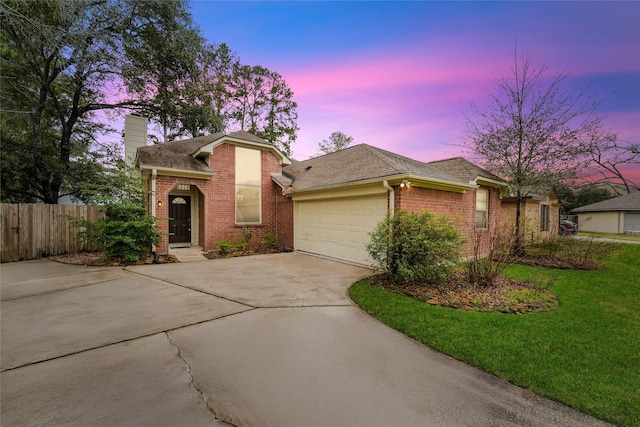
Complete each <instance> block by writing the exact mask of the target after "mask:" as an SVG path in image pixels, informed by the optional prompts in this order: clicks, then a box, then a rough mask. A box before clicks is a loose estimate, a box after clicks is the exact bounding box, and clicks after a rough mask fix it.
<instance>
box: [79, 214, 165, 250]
mask: <svg viewBox="0 0 640 427" xmlns="http://www.w3.org/2000/svg"><path fill="white" fill-rule="evenodd" d="M101 210H102V211H103V212H104V213H105V218H101V219H99V220H97V221H95V222H90V221H87V220H86V219H84V218H71V223H72V225H73V226H75V227H82V228H84V230H83V231H81V232H79V233H78V238H79V239H80V240H83V241H85V242H87V243H90V244H93V245H96V246H97V247H99V248H100V249H102V250H104V251H105V256H106V257H107V258H108V259H120V260H122V261H124V262H136V261H139V260H140V258H141V257H142V256H143V255H145V254H147V253H149V251H150V250H151V245H155V244H157V243H158V241H159V239H160V235H161V233H160V231H159V230H158V227H157V226H156V221H155V218H154V217H152V216H149V215H147V212H146V210H145V208H144V207H143V206H142V205H140V204H138V203H132V202H121V203H109V204H107V205H105V206H104V207H103V208H102V209H101Z"/></svg>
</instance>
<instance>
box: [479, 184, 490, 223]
mask: <svg viewBox="0 0 640 427" xmlns="http://www.w3.org/2000/svg"><path fill="white" fill-rule="evenodd" d="M488 224H489V190H485V189H482V188H479V189H477V190H476V229H483V228H488Z"/></svg>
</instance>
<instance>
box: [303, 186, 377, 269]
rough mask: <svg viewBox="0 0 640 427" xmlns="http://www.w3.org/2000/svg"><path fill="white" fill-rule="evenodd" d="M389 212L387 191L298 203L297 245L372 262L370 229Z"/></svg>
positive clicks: (335, 256) (356, 261)
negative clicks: (368, 245) (368, 249)
mask: <svg viewBox="0 0 640 427" xmlns="http://www.w3.org/2000/svg"><path fill="white" fill-rule="evenodd" d="M386 214H387V194H386V193H383V194H376V195H369V196H359V197H342V198H330V199H322V200H305V201H298V202H296V203H295V207H294V215H295V220H294V224H295V230H294V239H295V248H296V249H297V250H300V251H305V252H310V253H314V254H318V255H325V256H328V257H332V258H338V259H343V260H345V261H351V262H354V263H358V264H365V265H370V264H371V260H370V258H369V256H368V254H367V251H366V248H365V246H366V244H367V243H369V240H370V237H369V233H370V232H371V231H372V230H373V229H374V228H375V227H376V225H377V224H378V223H379V222H380V221H381V220H382V219H384V217H385V215H386Z"/></svg>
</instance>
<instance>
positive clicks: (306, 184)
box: [136, 132, 506, 264]
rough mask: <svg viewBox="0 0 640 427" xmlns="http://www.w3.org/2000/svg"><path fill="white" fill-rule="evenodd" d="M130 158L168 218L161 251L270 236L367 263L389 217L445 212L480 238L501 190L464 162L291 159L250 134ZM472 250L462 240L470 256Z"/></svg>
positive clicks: (372, 154)
mask: <svg viewBox="0 0 640 427" xmlns="http://www.w3.org/2000/svg"><path fill="white" fill-rule="evenodd" d="M137 153H138V154H137V160H136V165H137V167H139V168H140V170H141V171H142V173H143V174H144V176H145V178H146V179H147V180H148V182H149V186H150V188H152V189H155V193H154V195H152V200H151V208H152V209H151V210H152V213H153V214H154V215H156V216H158V217H160V218H169V219H161V220H160V221H159V226H160V229H161V230H162V231H163V232H165V233H171V235H170V237H169V239H168V241H167V239H166V238H164V239H163V241H162V242H161V243H160V244H159V245H158V248H157V250H158V253H166V252H167V251H168V250H169V244H171V245H172V246H173V245H174V244H185V245H199V246H202V247H203V249H204V250H213V249H215V248H216V242H217V241H219V240H222V239H228V240H231V241H237V240H238V239H239V237H240V235H241V234H249V233H250V234H251V235H252V240H251V242H250V243H258V242H260V241H261V240H262V238H263V237H264V235H265V234H266V233H273V234H274V235H275V236H276V237H277V238H278V242H279V244H280V245H281V246H283V247H291V248H294V249H296V250H300V251H306V252H310V253H314V254H319V255H325V256H329V257H333V258H338V259H342V260H345V261H350V262H354V263H359V264H369V257H368V254H367V252H366V250H365V245H366V244H367V243H368V241H369V233H370V232H371V231H372V230H373V229H374V228H375V226H376V225H377V224H378V222H379V221H381V220H382V219H383V218H384V217H385V216H386V215H387V212H388V211H391V212H393V211H396V210H400V209H403V210H407V211H417V210H422V209H427V210H430V211H433V212H437V213H446V214H449V215H450V216H451V217H452V218H453V219H454V220H455V221H456V222H457V223H458V224H459V228H460V229H461V230H462V231H463V232H464V233H465V234H466V235H467V236H468V237H471V236H472V235H473V234H475V232H476V231H478V230H479V233H480V234H487V233H488V231H489V229H490V228H491V227H493V224H496V223H498V220H499V218H500V195H501V192H502V191H504V189H505V188H506V183H505V182H504V181H503V180H501V179H500V178H498V177H496V176H495V175H492V174H490V173H489V172H487V171H485V170H483V169H481V168H479V167H477V166H475V165H473V164H472V163H470V162H468V161H466V160H464V159H462V158H456V159H451V160H447V161H442V162H434V163H423V162H419V161H416V160H412V159H409V158H406V157H403V156H399V155H397V154H394V153H391V152H388V151H385V150H381V149H378V148H375V147H371V146H369V145H365V144H360V145H356V146H354V147H350V148H347V149H345V150H342V151H339V152H335V153H331V154H327V155H324V156H321V157H317V158H313V159H309V160H306V161H303V162H298V161H295V160H289V159H288V158H287V157H286V156H284V155H283V154H282V153H281V152H280V151H278V150H277V149H276V148H275V147H274V146H273V145H272V144H270V143H268V142H266V141H264V140H262V139H260V138H258V137H256V136H254V135H251V134H249V133H247V132H234V133H230V134H228V135H226V134H223V133H220V134H214V135H209V136H205V137H198V138H193V139H190V140H185V141H176V142H169V143H165V144H160V145H155V146H145V147H139V148H138V149H137ZM486 244H487V243H485V246H486ZM471 247H472V244H471V241H469V242H468V243H467V245H466V246H465V248H466V253H467V254H469V253H470V251H471ZM482 250H483V251H486V247H484V248H483V249H482Z"/></svg>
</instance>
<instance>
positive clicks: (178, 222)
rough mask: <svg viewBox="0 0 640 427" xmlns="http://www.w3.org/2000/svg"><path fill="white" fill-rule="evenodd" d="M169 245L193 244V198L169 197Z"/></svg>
mask: <svg viewBox="0 0 640 427" xmlns="http://www.w3.org/2000/svg"><path fill="white" fill-rule="evenodd" d="M169 233H171V234H169V243H182V242H191V197H189V196H169Z"/></svg>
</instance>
